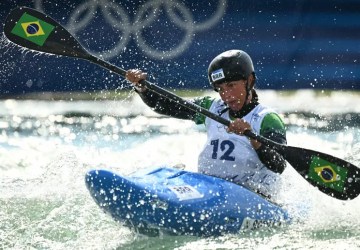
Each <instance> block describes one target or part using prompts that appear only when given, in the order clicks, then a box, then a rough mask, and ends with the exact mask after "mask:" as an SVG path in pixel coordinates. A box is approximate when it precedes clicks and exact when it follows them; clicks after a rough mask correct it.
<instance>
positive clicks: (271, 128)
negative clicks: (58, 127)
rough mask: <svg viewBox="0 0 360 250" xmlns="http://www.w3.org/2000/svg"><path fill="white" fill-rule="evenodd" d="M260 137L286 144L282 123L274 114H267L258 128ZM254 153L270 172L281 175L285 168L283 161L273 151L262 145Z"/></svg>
mask: <svg viewBox="0 0 360 250" xmlns="http://www.w3.org/2000/svg"><path fill="white" fill-rule="evenodd" d="M260 135H261V136H263V137H265V138H268V139H270V140H272V141H275V142H278V143H281V144H286V129H285V125H284V123H283V121H282V120H281V118H280V117H279V115H278V114H276V113H269V114H267V115H266V116H265V117H264V119H263V121H262V123H261V128H260ZM256 152H257V154H258V156H259V159H260V161H261V162H262V163H263V164H264V165H265V166H267V167H268V168H269V169H270V170H272V171H274V172H276V173H282V172H283V171H284V169H285V167H286V161H285V159H284V158H283V157H282V156H281V155H280V154H279V153H277V152H276V151H275V150H273V149H271V148H269V147H267V146H265V145H264V144H262V145H261V146H260V147H259V148H258V149H256Z"/></svg>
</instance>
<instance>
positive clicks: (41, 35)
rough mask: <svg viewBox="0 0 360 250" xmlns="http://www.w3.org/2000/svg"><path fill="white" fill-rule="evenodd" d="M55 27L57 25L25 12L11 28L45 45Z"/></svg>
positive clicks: (25, 37)
mask: <svg viewBox="0 0 360 250" xmlns="http://www.w3.org/2000/svg"><path fill="white" fill-rule="evenodd" d="M54 28H55V26H53V25H51V24H48V23H47V22H45V21H43V20H40V19H39V18H36V17H33V16H31V15H29V14H27V13H24V14H23V15H22V16H21V17H20V19H19V21H18V22H17V23H16V25H15V27H14V28H13V29H12V30H11V33H12V34H14V35H17V36H20V37H22V38H24V39H26V40H28V41H30V42H33V43H35V44H37V45H40V46H43V45H44V43H45V41H46V39H47V38H48V37H49V35H50V34H51V32H52V31H53V29H54Z"/></svg>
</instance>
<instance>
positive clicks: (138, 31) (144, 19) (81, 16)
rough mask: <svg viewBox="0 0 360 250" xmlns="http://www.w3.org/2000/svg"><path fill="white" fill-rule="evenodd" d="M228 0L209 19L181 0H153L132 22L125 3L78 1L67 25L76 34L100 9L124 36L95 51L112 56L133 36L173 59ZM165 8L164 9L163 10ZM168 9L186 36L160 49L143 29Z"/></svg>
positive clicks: (154, 54)
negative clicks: (200, 18) (198, 17)
mask: <svg viewBox="0 0 360 250" xmlns="http://www.w3.org/2000/svg"><path fill="white" fill-rule="evenodd" d="M34 5H35V8H36V9H38V10H40V11H44V10H43V1H42V0H34ZM226 6H227V0H219V1H218V5H217V9H216V11H215V13H214V14H213V15H212V16H211V17H210V18H209V19H208V20H206V21H203V22H195V21H194V18H193V14H192V12H191V10H190V9H189V8H188V7H187V6H186V5H185V4H184V3H183V2H181V1H178V0H171V1H168V0H149V1H148V2H146V3H145V4H143V5H141V6H140V7H139V9H138V10H137V11H136V14H135V17H134V22H133V23H131V21H130V18H129V16H128V13H127V12H126V11H125V10H124V8H123V7H122V6H120V5H119V4H117V3H115V2H113V1H111V0H87V1H84V2H83V3H82V4H80V5H78V6H77V7H76V8H75V9H74V10H73V11H72V12H71V14H70V18H69V20H68V23H67V25H66V28H67V29H68V30H69V31H70V32H71V33H72V34H73V35H75V36H76V34H77V33H79V32H80V31H81V30H83V29H86V26H87V25H88V24H89V23H90V22H91V20H92V19H93V18H94V17H95V16H96V14H97V10H98V9H100V11H101V13H102V15H103V17H104V19H105V20H106V22H107V23H108V24H109V25H111V26H112V27H113V28H115V29H117V30H118V31H120V32H121V34H122V36H121V38H120V40H119V41H118V43H117V44H115V46H114V47H112V48H111V49H107V50H104V51H100V52H99V51H91V50H90V49H88V50H89V52H91V53H92V54H94V55H96V56H99V57H102V58H103V59H111V58H114V57H117V56H118V55H120V54H121V53H122V51H124V49H125V48H126V46H127V44H128V43H129V41H130V39H131V38H133V39H134V40H135V41H136V43H137V45H138V47H139V48H140V49H141V51H142V52H144V53H145V54H146V55H147V56H149V57H150V58H152V59H158V60H159V59H162V60H163V59H171V58H175V57H177V56H179V55H181V54H182V53H183V52H184V51H185V50H186V49H187V48H188V47H189V46H190V45H191V43H192V39H193V37H194V35H195V33H196V32H199V31H205V30H208V29H210V28H211V27H212V26H214V25H215V24H216V23H218V22H219V21H220V20H221V18H222V17H223V15H224V14H225V10H226ZM160 10H163V11H160ZM163 13H165V14H166V16H167V18H169V19H170V20H171V22H172V23H173V24H174V25H175V26H176V27H178V28H179V29H180V30H181V31H183V32H184V37H183V38H182V39H180V40H179V43H178V44H174V46H173V47H172V48H170V49H168V50H159V49H156V48H154V47H153V46H151V45H149V44H148V43H147V41H146V39H145V38H144V35H143V31H144V30H145V29H146V28H151V26H152V24H153V23H154V22H155V21H156V20H158V19H159V15H161V14H163Z"/></svg>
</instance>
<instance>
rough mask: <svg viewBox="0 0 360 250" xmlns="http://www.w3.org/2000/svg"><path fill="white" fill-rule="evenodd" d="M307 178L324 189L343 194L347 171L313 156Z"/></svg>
mask: <svg viewBox="0 0 360 250" xmlns="http://www.w3.org/2000/svg"><path fill="white" fill-rule="evenodd" d="M308 175H309V176H308V177H309V178H310V179H311V180H313V181H316V182H318V183H321V184H322V185H323V186H324V187H327V188H330V189H333V190H336V191H338V192H340V193H342V192H344V186H345V183H346V181H347V179H348V178H347V176H348V170H347V169H346V168H344V167H341V166H338V165H336V164H334V163H331V162H329V161H326V160H324V159H321V158H320V157H317V156H313V157H312V161H311V163H310V168H309V174H308Z"/></svg>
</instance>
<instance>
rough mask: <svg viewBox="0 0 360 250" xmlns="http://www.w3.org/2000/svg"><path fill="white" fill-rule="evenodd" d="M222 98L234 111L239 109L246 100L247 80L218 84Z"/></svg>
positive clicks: (217, 87)
mask: <svg viewBox="0 0 360 250" xmlns="http://www.w3.org/2000/svg"><path fill="white" fill-rule="evenodd" d="M216 89H217V90H218V91H219V94H220V97H221V99H222V100H223V101H224V102H225V103H226V104H227V105H228V106H229V108H230V109H231V110H233V111H239V110H240V109H241V108H242V107H243V106H244V104H245V102H246V80H238V81H232V82H225V83H222V84H219V85H217V86H216Z"/></svg>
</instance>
